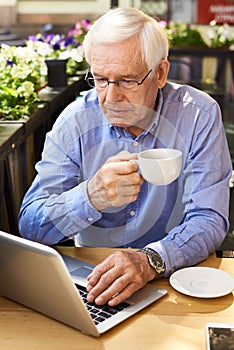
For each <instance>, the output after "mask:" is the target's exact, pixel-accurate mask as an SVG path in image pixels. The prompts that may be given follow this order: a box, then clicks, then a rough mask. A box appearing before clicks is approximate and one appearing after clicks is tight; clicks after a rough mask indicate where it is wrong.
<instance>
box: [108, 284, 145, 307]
mask: <svg viewBox="0 0 234 350" xmlns="http://www.w3.org/2000/svg"><path fill="white" fill-rule="evenodd" d="M142 287H143V286H139V285H137V284H136V283H129V284H128V285H127V286H126V288H124V289H123V290H122V291H121V292H119V293H116V294H115V295H113V296H112V298H111V299H110V300H109V301H108V305H109V306H115V305H118V304H119V303H122V301H125V300H126V299H128V298H129V297H130V296H132V295H133V294H134V293H135V292H136V291H137V290H139V289H141V288H142Z"/></svg>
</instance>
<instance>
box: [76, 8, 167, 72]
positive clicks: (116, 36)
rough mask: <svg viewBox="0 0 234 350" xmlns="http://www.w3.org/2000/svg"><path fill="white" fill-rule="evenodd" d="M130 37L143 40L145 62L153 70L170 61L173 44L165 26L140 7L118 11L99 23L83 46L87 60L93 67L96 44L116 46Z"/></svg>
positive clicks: (93, 27)
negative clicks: (163, 60) (170, 48)
mask: <svg viewBox="0 0 234 350" xmlns="http://www.w3.org/2000/svg"><path fill="white" fill-rule="evenodd" d="M130 38H137V39H138V40H139V49H140V50H141V55H142V62H145V63H146V65H147V66H148V68H149V69H150V68H152V67H154V66H156V65H157V64H158V63H159V61H160V60H161V59H167V56H168V50H169V44H168V39H167V35H166V32H165V30H164V29H163V27H162V26H161V25H160V24H159V23H158V22H157V21H156V20H155V19H154V18H152V17H150V16H148V15H146V14H145V13H144V12H142V11H140V10H138V9H136V8H116V9H112V10H109V11H108V12H107V13H105V14H104V15H103V16H101V17H100V18H99V19H98V20H96V21H95V22H94V24H93V25H92V27H91V29H90V30H89V32H88V33H87V34H86V37H85V40H84V43H83V45H84V50H85V58H86V61H87V62H88V63H89V64H90V65H91V51H92V46H93V44H95V43H103V44H113V43H119V42H121V41H124V40H127V39H130Z"/></svg>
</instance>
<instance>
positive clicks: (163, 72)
mask: <svg viewBox="0 0 234 350" xmlns="http://www.w3.org/2000/svg"><path fill="white" fill-rule="evenodd" d="M169 68H170V63H169V61H168V60H165V59H162V60H161V61H160V62H159V64H158V65H157V67H156V76H157V82H158V88H159V89H161V88H163V86H164V85H165V84H166V81H167V75H168V72H169Z"/></svg>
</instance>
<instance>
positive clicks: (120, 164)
mask: <svg viewBox="0 0 234 350" xmlns="http://www.w3.org/2000/svg"><path fill="white" fill-rule="evenodd" d="M134 159H137V154H132V153H129V152H127V151H123V152H120V153H118V154H117V155H115V156H113V157H111V158H109V159H108V160H107V161H106V162H105V163H104V164H103V165H102V167H101V168H100V169H99V170H98V171H97V172H96V174H95V175H94V176H93V177H92V178H91V179H90V180H89V181H88V195H89V199H90V202H91V204H92V205H93V206H94V208H96V209H97V210H99V211H101V210H104V209H105V208H107V207H110V206H113V207H117V206H121V205H124V204H128V203H130V202H134V201H135V200H136V199H137V196H138V193H139V191H140V186H141V184H142V183H143V179H142V177H141V175H140V174H139V173H138V172H137V171H138V164H137V163H136V162H130V160H134Z"/></svg>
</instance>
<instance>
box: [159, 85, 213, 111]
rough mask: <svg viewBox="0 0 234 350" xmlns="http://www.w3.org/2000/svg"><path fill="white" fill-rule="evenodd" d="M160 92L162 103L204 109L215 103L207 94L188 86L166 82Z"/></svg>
mask: <svg viewBox="0 0 234 350" xmlns="http://www.w3.org/2000/svg"><path fill="white" fill-rule="evenodd" d="M162 92H163V99H164V101H170V102H185V103H192V104H195V105H199V106H204V107H205V106H207V107H208V106H210V105H212V104H213V103H216V101H215V100H214V99H213V98H212V97H211V96H209V95H208V94H207V93H205V92H204V91H202V90H199V89H197V88H195V87H192V86H190V85H181V84H178V83H173V82H167V83H166V85H165V87H164V88H163V89H162Z"/></svg>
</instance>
